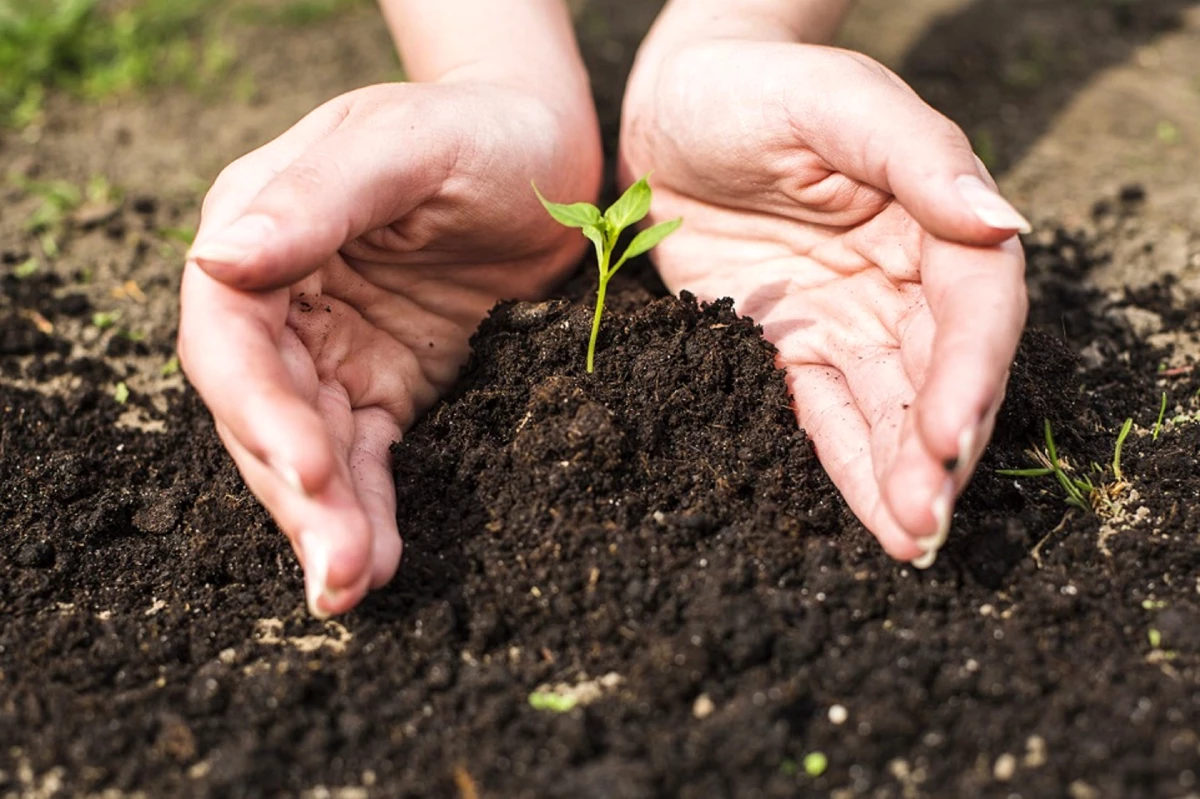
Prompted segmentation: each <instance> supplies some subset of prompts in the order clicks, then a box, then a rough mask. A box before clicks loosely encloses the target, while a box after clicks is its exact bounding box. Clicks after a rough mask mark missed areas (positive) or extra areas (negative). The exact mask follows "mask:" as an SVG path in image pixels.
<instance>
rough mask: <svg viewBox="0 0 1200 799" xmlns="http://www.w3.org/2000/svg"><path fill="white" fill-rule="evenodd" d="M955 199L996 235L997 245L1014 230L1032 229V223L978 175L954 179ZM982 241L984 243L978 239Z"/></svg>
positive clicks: (1024, 232)
mask: <svg viewBox="0 0 1200 799" xmlns="http://www.w3.org/2000/svg"><path fill="white" fill-rule="evenodd" d="M954 186H955V188H956V189H957V191H958V195H959V198H960V199H961V200H962V203H963V205H965V206H966V208H967V209H968V210H970V211H971V213H972V214H974V215H975V217H976V219H978V220H979V221H980V222H981V223H983V225H984V227H985V228H986V229H987V230H989V231H991V232H992V233H993V234H994V235H995V236H997V237H999V238H997V240H996V241H994V242H991V243H995V244H998V243H1000V242H1001V241H1005V240H1007V239H1010V238H1012V237H1013V236H1014V235H1017V234H1018V233H1021V234H1026V233H1032V232H1033V225H1031V224H1030V222H1029V220H1028V219H1026V218H1025V216H1024V215H1023V214H1022V213H1021V212H1020V211H1018V210H1017V209H1016V208H1014V207H1013V205H1012V204H1011V203H1010V202H1008V200H1006V199H1004V198H1003V197H1001V196H1000V193H999V192H998V191H996V190H995V189H993V188H992V187H990V186H988V185H987V184H986V183H984V182H983V180H981V179H980V177H979V176H978V175H974V174H968V175H960V176H958V177H957V178H955V180H954ZM980 243H984V242H980Z"/></svg>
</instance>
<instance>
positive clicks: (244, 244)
mask: <svg viewBox="0 0 1200 799" xmlns="http://www.w3.org/2000/svg"><path fill="white" fill-rule="evenodd" d="M274 232H275V223H274V222H272V221H271V219H270V217H266V216H262V215H257V214H254V215H251V216H245V217H242V218H241V219H239V220H238V221H236V222H234V223H233V224H232V225H230V226H229V227H227V228H225V230H223V231H221V232H220V233H218V234H217V235H216V236H215V237H213V238H212V239H209V240H208V241H205V242H202V243H200V244H197V245H196V246H195V247H193V248H192V251H191V252H190V253H189V254H188V257H189V258H190V259H192V260H195V261H208V262H209V263H217V264H228V265H230V266H236V265H237V264H240V263H242V262H243V261H245V260H246V259H247V258H249V257H250V256H251V255H253V254H254V251H255V250H257V249H258V248H259V247H261V246H262V243H263V241H264V240H266V239H268V238H270V236H271V235H272V234H273V233H274Z"/></svg>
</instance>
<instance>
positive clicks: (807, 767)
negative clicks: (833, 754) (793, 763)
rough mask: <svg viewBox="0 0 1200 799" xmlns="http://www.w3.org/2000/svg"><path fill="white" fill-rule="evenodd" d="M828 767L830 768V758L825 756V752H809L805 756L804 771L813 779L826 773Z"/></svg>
mask: <svg viewBox="0 0 1200 799" xmlns="http://www.w3.org/2000/svg"><path fill="white" fill-rule="evenodd" d="M827 768H829V758H827V757H825V753H824V752H809V753H808V754H807V755H805V756H804V773H805V774H807V775H808V776H810V777H812V778H813V779H816V778H817V777H820V776H821V775H822V774H824V773H825V769H827Z"/></svg>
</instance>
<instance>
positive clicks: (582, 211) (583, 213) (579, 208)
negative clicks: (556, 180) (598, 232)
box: [530, 182, 604, 238]
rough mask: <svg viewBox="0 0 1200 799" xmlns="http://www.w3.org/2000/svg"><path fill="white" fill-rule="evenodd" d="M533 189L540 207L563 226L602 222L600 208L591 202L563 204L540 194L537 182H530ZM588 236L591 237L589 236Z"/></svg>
mask: <svg viewBox="0 0 1200 799" xmlns="http://www.w3.org/2000/svg"><path fill="white" fill-rule="evenodd" d="M530 185H532V186H533V191H534V193H535V194H537V198H538V200H539V201H540V202H541V204H542V207H543V208H545V209H546V211H547V213H549V214H550V216H552V217H554V221H555V222H557V223H558V224H560V225H563V226H565V227H578V228H581V227H584V226H586V225H594V226H600V225H602V224H603V223H604V217H602V216H601V215H600V209H599V208H597V207H596V206H594V205H592V204H591V203H572V204H570V205H564V204H562V203H552V202H550V201H549V200H547V199H546V198H545V197H543V196H542V193H541V192H540V191H538V187H537V184H534V183H532V182H531V184H530ZM589 238H591V237H590V236H589Z"/></svg>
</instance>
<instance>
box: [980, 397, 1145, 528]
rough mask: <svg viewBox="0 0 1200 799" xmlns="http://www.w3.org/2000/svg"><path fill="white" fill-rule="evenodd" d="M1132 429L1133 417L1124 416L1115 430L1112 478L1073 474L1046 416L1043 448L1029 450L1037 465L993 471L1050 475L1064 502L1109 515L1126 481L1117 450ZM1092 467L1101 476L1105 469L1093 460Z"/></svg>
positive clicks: (1114, 510)
mask: <svg viewBox="0 0 1200 799" xmlns="http://www.w3.org/2000/svg"><path fill="white" fill-rule="evenodd" d="M1132 429H1133V419H1126V420H1125V423H1124V424H1123V425H1121V432H1119V433H1118V434H1117V443H1116V445H1115V446H1114V447H1113V458H1112V464H1111V466H1110V470H1111V472H1112V480H1110V481H1107V482H1105V481H1101V482H1099V483H1096V482H1093V481H1092V478H1091V477H1088V476H1083V477H1078V476H1076V473H1075V469H1074V468H1072V467H1071V465H1070V463H1068V462H1067V459H1066V458H1060V457H1059V455H1058V447H1057V446H1056V445H1055V443H1054V431H1053V430H1051V429H1050V420H1049V419H1047V420H1046V421H1045V428H1044V436H1045V444H1046V449H1045V451H1042V450H1029V451H1028V454H1029V456H1030V457H1031V458H1032V459H1033V460H1034V461H1036V462H1037V463H1038V464H1039V465H1038V466H1037V467H1035V468H1032V469H1000V470H998V471H997V474H1000V475H1004V476H1005V477H1051V476H1052V477H1054V478H1055V479H1056V480H1058V483H1059V485H1060V486H1062V489H1063V493H1064V494H1066V498H1065V499H1066V503H1067V504H1068V505H1070V506H1071V507H1074V508H1078V509H1079V510H1082V511H1083V512H1084V513H1096V514H1098V515H1103V516H1113V515H1115V514H1116V513H1117V511H1118V510H1119V505H1118V499H1119V498H1120V496H1121V494H1122V493H1124V491H1125V489H1127V488H1128V487H1129V483H1128V482H1126V481H1125V475H1124V473H1122V471H1121V450H1122V449H1123V448H1124V446H1125V439H1126V438H1128V437H1129V432H1130V431H1131V430H1132ZM1092 470H1093V471H1094V472H1096V473H1098V474H1099V475H1101V477H1103V476H1104V475H1105V474H1106V472H1107V471H1108V470H1106V469H1104V468H1103V467H1102V466H1100V465H1099V464H1097V463H1093V464H1092Z"/></svg>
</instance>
